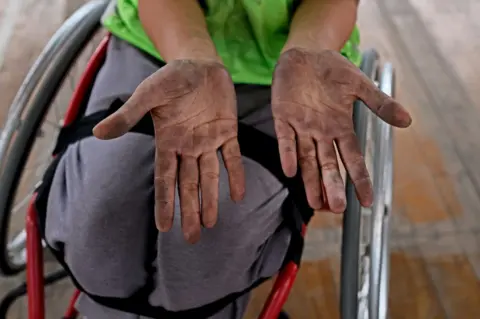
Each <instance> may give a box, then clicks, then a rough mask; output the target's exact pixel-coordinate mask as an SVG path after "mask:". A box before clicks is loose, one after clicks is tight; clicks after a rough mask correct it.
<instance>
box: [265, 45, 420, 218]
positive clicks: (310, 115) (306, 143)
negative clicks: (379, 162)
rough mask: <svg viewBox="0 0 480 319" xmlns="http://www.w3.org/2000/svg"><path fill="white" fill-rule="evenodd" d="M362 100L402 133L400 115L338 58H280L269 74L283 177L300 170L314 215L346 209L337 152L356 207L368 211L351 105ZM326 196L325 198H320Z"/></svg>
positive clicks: (294, 54) (404, 121)
mask: <svg viewBox="0 0 480 319" xmlns="http://www.w3.org/2000/svg"><path fill="white" fill-rule="evenodd" d="M356 99H361V100H362V101H364V102H365V104H366V105H367V106H368V107H369V108H370V109H371V110H372V111H374V112H375V113H376V114H377V115H378V116H379V117H381V118H382V119H383V120H385V121H386V122H388V123H390V124H392V125H395V126H400V127H406V126H408V125H409V124H410V122H411V119H410V116H409V115H408V113H407V112H406V111H405V109H404V108H403V107H402V106H401V105H400V104H398V103H397V102H395V101H394V100H393V99H391V98H390V97H388V96H387V95H385V94H383V93H382V92H381V91H380V90H378V88H377V87H376V86H375V85H374V84H373V83H372V82H371V81H370V80H369V79H368V78H367V77H366V76H365V75H364V74H362V73H361V72H360V70H359V69H357V68H356V67H355V66H354V65H352V64H351V63H350V62H348V61H347V60H346V59H345V58H343V57H342V56H341V55H340V54H339V53H337V52H333V51H325V52H323V53H311V52H306V51H301V50H291V51H287V52H285V53H284V54H283V55H282V57H281V58H280V61H279V62H278V65H277V68H276V70H275V74H274V81H273V86H272V111H273V115H274V119H275V130H276V133H277V137H278V141H279V151H280V157H281V159H282V167H283V170H284V172H285V174H286V175H287V176H293V175H295V173H296V169H297V164H298V165H299V166H300V170H301V174H302V178H303V180H304V183H305V186H306V187H305V188H306V192H307V199H308V202H309V204H310V206H311V207H312V208H314V209H321V208H322V207H323V206H325V205H328V206H329V208H330V209H331V210H332V211H333V212H339V213H340V212H343V210H344V209H345V205H346V198H345V192H344V185H343V180H342V178H341V175H340V170H339V164H338V160H337V153H336V149H338V152H339V153H340V157H341V159H342V161H343V164H344V166H345V168H346V169H347V172H348V174H349V175H350V178H351V179H352V181H353V183H354V185H355V188H356V190H357V195H358V197H359V199H360V202H361V203H362V204H363V205H364V206H369V205H370V204H371V202H372V200H373V190H372V187H371V182H370V179H369V175H368V171H367V168H366V166H365V162H364V159H363V156H362V153H361V151H360V149H359V146H358V144H357V140H356V136H355V132H354V129H353V122H352V110H353V102H354V101H355V100H356ZM324 193H325V194H324Z"/></svg>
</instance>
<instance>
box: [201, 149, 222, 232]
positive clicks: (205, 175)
mask: <svg viewBox="0 0 480 319" xmlns="http://www.w3.org/2000/svg"><path fill="white" fill-rule="evenodd" d="M219 171H220V167H219V164H218V157H217V153H216V152H211V153H207V154H203V155H202V156H201V157H200V191H201V197H202V224H203V225H204V226H205V227H207V228H210V227H213V226H214V225H215V223H216V222H217V216H218V178H219V177H218V175H219Z"/></svg>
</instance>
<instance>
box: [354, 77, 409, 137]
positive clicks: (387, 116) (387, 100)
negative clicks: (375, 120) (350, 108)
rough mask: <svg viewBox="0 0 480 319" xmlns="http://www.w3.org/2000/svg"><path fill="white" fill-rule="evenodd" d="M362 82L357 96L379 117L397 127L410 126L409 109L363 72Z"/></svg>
mask: <svg viewBox="0 0 480 319" xmlns="http://www.w3.org/2000/svg"><path fill="white" fill-rule="evenodd" d="M361 76H362V84H361V85H360V89H359V90H358V92H357V97H358V98H359V99H360V100H361V101H362V102H363V103H365V105H366V106H367V107H368V108H369V109H370V110H372V112H373V113H375V114H376V115H377V116H378V117H380V118H381V119H382V120H384V121H385V122H387V123H388V124H390V125H393V126H396V127H402V128H404V127H408V126H410V124H411V123H412V118H411V116H410V114H409V113H408V111H407V110H406V109H405V108H404V107H403V106H402V105H401V104H400V103H398V102H397V101H395V100H394V99H393V98H392V97H390V96H389V95H387V94H385V93H384V92H382V91H381V90H380V89H379V88H378V87H377V86H376V85H375V84H374V83H373V82H372V81H371V80H370V79H369V78H368V77H367V76H365V75H364V74H363V73H362V75H361Z"/></svg>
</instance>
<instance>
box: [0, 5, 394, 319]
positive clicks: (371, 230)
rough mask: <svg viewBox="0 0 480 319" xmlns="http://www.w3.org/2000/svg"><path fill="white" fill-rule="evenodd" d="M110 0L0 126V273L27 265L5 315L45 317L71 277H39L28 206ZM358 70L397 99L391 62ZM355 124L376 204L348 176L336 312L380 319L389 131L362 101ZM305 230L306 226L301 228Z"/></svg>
mask: <svg viewBox="0 0 480 319" xmlns="http://www.w3.org/2000/svg"><path fill="white" fill-rule="evenodd" d="M108 2H109V1H107V0H97V1H89V2H87V3H86V4H85V5H83V7H81V8H80V9H78V10H77V11H76V12H75V13H74V14H73V15H72V16H71V17H70V18H68V19H67V20H66V21H65V23H64V24H63V25H62V26H61V28H60V29H59V30H58V31H57V32H56V33H55V34H54V36H53V37H52V39H51V40H50V41H49V42H48V44H47V45H46V47H45V48H44V50H43V52H42V53H41V55H40V56H39V57H38V59H37V60H36V62H35V64H34V65H33V66H32V68H31V69H30V71H29V73H28V75H27V77H26V79H25V80H24V82H23V84H22V85H21V87H20V90H19V92H18V93H17V95H16V97H15V99H14V101H13V103H12V105H11V106H10V108H9V109H8V114H7V119H6V122H5V124H4V125H3V128H2V129H1V135H0V274H1V275H3V276H5V277H6V276H14V275H16V274H18V273H20V272H22V271H26V282H25V283H24V284H22V285H20V286H18V287H17V288H16V289H13V290H12V291H10V292H9V293H8V294H7V295H6V296H5V298H4V299H3V300H2V301H0V318H6V317H7V311H8V309H9V307H10V306H11V305H12V303H13V302H14V301H15V300H16V299H17V298H18V297H21V296H23V295H27V298H28V299H27V300H28V318H29V319H43V318H45V301H44V297H45V293H44V288H45V286H47V285H51V284H53V283H55V282H57V281H59V280H61V279H64V278H66V277H68V275H67V273H66V272H65V271H64V270H60V271H55V272H53V273H50V274H48V275H46V276H45V275H44V257H45V256H44V255H48V250H47V249H46V243H45V242H44V241H43V240H42V236H41V231H40V227H39V219H38V216H37V211H36V208H35V205H34V202H35V197H36V195H37V189H38V186H39V185H38V181H39V180H41V179H42V176H43V174H44V172H45V170H46V168H47V167H48V165H49V163H50V162H51V161H52V160H53V158H54V155H55V154H54V155H53V156H52V154H53V148H54V146H55V145H56V142H55V141H56V139H57V137H58V134H59V132H60V130H61V129H62V127H66V126H68V125H70V124H72V123H73V122H75V121H76V120H77V119H78V118H80V117H81V116H82V115H83V112H84V110H85V105H86V101H87V100H88V95H89V92H90V89H91V87H92V85H93V82H94V80H95V77H96V74H97V72H98V70H99V69H100V67H101V66H102V64H103V62H104V59H105V55H106V49H107V44H108V41H109V35H108V34H106V33H105V32H104V31H103V30H102V29H101V26H100V19H101V16H102V14H103V12H104V11H105V9H106V7H107V5H108ZM97 44H98V45H97ZM361 69H362V71H363V72H364V73H365V74H366V75H367V76H369V77H370V78H371V79H372V81H374V82H375V83H376V84H377V85H378V86H379V87H380V89H381V90H383V91H384V92H385V93H387V94H389V95H391V96H393V95H394V86H395V83H394V70H393V67H392V65H391V64H390V63H385V64H383V66H381V65H380V63H379V57H378V54H377V53H376V51H375V50H369V51H366V52H364V54H363V59H362V64H361ZM78 70H83V72H78ZM65 91H67V93H65ZM68 98H69V99H70V100H69V101H68V100H66V99H68ZM57 106H58V108H57ZM66 106H67V107H66ZM353 121H354V126H355V131H356V134H357V137H358V141H359V144H360V147H361V149H362V151H363V152H364V156H365V159H366V162H367V167H368V169H369V172H370V174H371V177H372V179H373V186H374V191H375V200H374V204H373V206H372V207H371V208H363V207H361V205H360V203H359V201H358V200H357V198H356V195H355V190H354V187H353V184H352V183H351V182H350V180H348V178H347V180H346V193H347V208H346V211H345V214H344V216H343V235H342V247H341V273H340V277H341V278H340V304H339V309H340V314H341V318H342V319H353V318H357V319H385V318H387V316H388V290H389V287H388V281H389V244H388V238H389V219H390V214H391V210H392V184H393V180H392V177H393V176H392V175H393V162H392V160H393V159H392V152H393V148H392V147H393V146H392V145H393V133H392V128H391V127H390V126H389V125H388V124H386V123H384V122H383V121H381V120H380V119H379V118H377V117H376V116H375V115H374V114H373V113H371V112H370V111H369V110H368V108H367V107H365V106H364V105H362V103H361V102H360V101H358V102H356V103H355V107H354V116H353ZM32 165H34V166H35V167H33V168H32V167H31V166H32ZM32 175H33V176H32ZM18 214H23V215H24V216H25V223H24V224H21V225H18ZM305 231H306V227H304V231H303V234H305ZM298 269H299V267H298V265H297V264H295V263H292V262H290V263H288V264H286V265H285V266H284V267H283V268H282V269H281V271H280V272H279V274H278V275H277V276H276V281H275V284H274V286H273V288H272V291H271V293H270V295H269V297H268V299H267V301H266V303H265V306H264V308H263V311H262V312H261V314H260V316H259V318H261V319H276V318H278V317H279V314H280V312H281V309H282V306H283V304H284V303H285V302H286V300H287V298H288V294H289V292H290V289H291V288H292V285H293V283H294V280H295V277H296V274H297V271H298ZM79 293H80V292H79V290H76V291H75V293H74V294H73V296H72V298H71V302H70V304H69V305H68V307H67V310H66V313H65V316H64V318H68V319H73V318H76V317H77V316H78V313H77V311H76V310H75V303H76V300H77V298H78V296H79Z"/></svg>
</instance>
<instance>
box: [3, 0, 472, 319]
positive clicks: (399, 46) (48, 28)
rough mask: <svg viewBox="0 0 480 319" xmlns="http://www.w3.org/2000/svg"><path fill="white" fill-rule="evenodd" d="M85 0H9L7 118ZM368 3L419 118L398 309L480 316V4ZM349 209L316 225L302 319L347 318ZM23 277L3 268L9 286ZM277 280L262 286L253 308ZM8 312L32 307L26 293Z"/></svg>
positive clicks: (365, 32)
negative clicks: (342, 300) (342, 245)
mask: <svg viewBox="0 0 480 319" xmlns="http://www.w3.org/2000/svg"><path fill="white" fill-rule="evenodd" d="M79 2H82V1H80V0H75V1H72V0H52V1H46V2H39V1H33V0H0V67H1V69H0V105H2V108H1V110H2V111H1V112H0V120H2V119H3V118H2V115H5V113H4V110H6V108H7V105H8V103H9V102H10V101H11V99H12V98H13V96H14V94H15V91H16V89H17V88H18V86H19V85H20V83H21V80H22V78H23V77H24V75H25V73H26V72H27V70H28V66H29V65H30V64H31V63H32V62H33V60H34V58H35V56H36V55H37V54H38V53H39V51H40V50H41V48H42V46H43V45H44V43H45V41H46V40H47V39H48V37H49V36H50V35H51V34H52V33H53V32H54V30H55V29H56V28H57V27H58V25H59V24H60V23H61V21H62V19H63V18H64V17H65V15H66V13H67V12H71V11H72V10H73V8H74V7H75V4H77V3H79ZM360 3H361V5H360V10H359V25H360V28H361V30H362V42H363V44H362V45H363V47H365V48H366V47H375V48H376V49H377V50H378V51H379V52H380V54H381V57H382V60H384V61H385V60H389V61H392V62H393V63H394V65H395V68H396V70H397V97H398V99H399V101H400V102H402V103H403V104H405V105H406V106H407V107H408V108H409V110H410V111H411V112H412V114H413V116H414V124H413V126H412V128H410V129H408V130H403V131H396V136H395V172H394V178H395V184H394V217H393V227H392V256H391V264H392V266H391V267H392V275H391V283H390V285H391V294H390V310H391V312H390V314H391V318H398V319H403V318H412V319H417V318H418V319H430V318H452V319H456V318H477V317H479V315H480V285H479V276H480V232H479V230H480V208H479V207H480V169H477V163H478V162H480V139H479V138H478V136H480V125H479V123H480V93H479V92H480V91H478V90H476V89H477V88H478V87H479V86H480V62H478V58H477V52H478V51H479V50H480V36H478V35H479V34H480V22H479V20H478V19H477V17H478V16H479V15H480V3H479V2H478V1H474V0H458V1H447V0H404V1H397V0H364V1H360ZM7 12H8V14H7V15H8V17H9V18H5V17H6V13H7ZM33 13H35V14H33ZM45 17H48V19H45ZM39 26H41V27H39ZM2 36H4V37H2ZM5 40H7V41H5ZM2 41H3V42H2ZM2 62H3V63H2ZM340 218H341V217H339V216H331V215H321V216H317V217H316V218H315V220H314V221H313V224H312V227H310V230H309V235H308V237H307V247H306V254H305V262H304V265H303V268H302V270H301V272H300V275H299V278H298V280H297V282H296V284H295V287H294V291H293V293H292V295H291V297H290V299H289V301H288V303H287V309H288V310H289V311H290V313H291V315H292V317H293V318H295V319H297V318H298V319H302V318H328V319H330V318H332V319H334V318H338V306H337V305H338V274H339V257H338V252H339V238H340V234H341V228H340V225H341V220H340ZM17 281H18V279H13V280H12V279H8V280H4V279H0V295H1V292H3V291H5V290H6V289H7V288H8V287H11V286H12V285H13V284H14V282H17ZM268 285H269V284H266V285H264V286H262V287H260V288H259V289H258V290H257V291H256V293H255V296H254V298H253V300H252V303H251V307H250V312H249V315H248V317H249V318H253V317H254V316H253V314H254V313H257V312H258V311H259V308H260V305H261V303H262V302H263V300H264V298H265V297H264V296H265V292H266V291H267V288H268ZM69 289H70V288H69V285H68V283H63V284H62V285H59V286H56V287H54V288H51V289H50V288H49V290H48V311H49V316H48V317H47V318H59V317H60V316H61V313H60V311H61V309H62V308H61V307H60V308H59V307H57V306H56V305H58V304H60V305H62V306H63V305H65V304H66V293H65V291H66V290H69ZM11 318H12V319H13V318H16V319H20V318H26V316H25V311H24V304H21V303H19V304H18V305H17V307H16V308H15V309H13V310H12V313H11Z"/></svg>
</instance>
